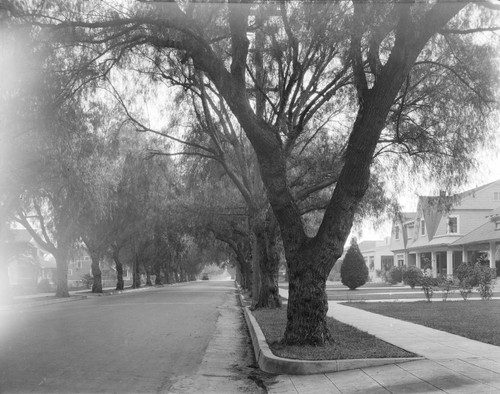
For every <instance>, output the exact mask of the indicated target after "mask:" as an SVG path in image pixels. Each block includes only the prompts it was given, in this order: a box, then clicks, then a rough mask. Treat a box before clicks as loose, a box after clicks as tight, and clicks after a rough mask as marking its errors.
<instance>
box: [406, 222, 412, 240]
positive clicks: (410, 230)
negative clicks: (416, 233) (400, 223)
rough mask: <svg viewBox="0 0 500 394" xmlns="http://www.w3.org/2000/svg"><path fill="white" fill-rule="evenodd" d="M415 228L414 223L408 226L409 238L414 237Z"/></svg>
mask: <svg viewBox="0 0 500 394" xmlns="http://www.w3.org/2000/svg"><path fill="white" fill-rule="evenodd" d="M413 228H414V226H413V224H410V225H409V226H408V230H407V233H408V238H409V239H410V238H413Z"/></svg>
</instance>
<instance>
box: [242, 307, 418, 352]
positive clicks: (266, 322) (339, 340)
mask: <svg viewBox="0 0 500 394" xmlns="http://www.w3.org/2000/svg"><path fill="white" fill-rule="evenodd" d="M252 313H253V315H254V316H255V318H256V319H257V321H258V322H259V325H260V327H261V329H262V331H263V333H264V335H265V337H266V339H267V343H268V344H269V346H270V348H271V351H272V352H273V353H274V354H275V355H276V356H279V357H286V358H293V359H301V360H342V359H357V358H388V357H414V356H415V355H414V354H413V353H410V352H407V351H405V350H403V349H400V348H398V347H396V346H394V345H391V344H389V343H387V342H384V341H382V340H380V339H378V338H376V337H374V336H373V335H370V334H368V333H366V332H364V331H360V330H358V329H356V328H354V327H352V326H349V325H347V324H343V323H340V322H339V321H337V320H334V319H332V318H330V317H329V318H328V327H329V328H330V332H331V333H332V336H333V339H334V341H335V342H334V343H333V344H330V345H326V346H322V347H315V346H283V345H281V344H280V343H279V341H280V340H281V339H282V338H283V333H284V332H285V325H286V307H283V308H281V309H258V310H255V311H253V312H252Z"/></svg>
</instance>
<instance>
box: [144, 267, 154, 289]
mask: <svg viewBox="0 0 500 394" xmlns="http://www.w3.org/2000/svg"><path fill="white" fill-rule="evenodd" d="M146 286H153V282H151V273H150V272H149V269H147V270H146Z"/></svg>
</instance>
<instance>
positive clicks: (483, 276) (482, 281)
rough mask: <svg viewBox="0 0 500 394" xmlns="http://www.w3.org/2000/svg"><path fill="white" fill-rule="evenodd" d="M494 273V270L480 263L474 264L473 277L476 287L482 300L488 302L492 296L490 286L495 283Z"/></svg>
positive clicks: (495, 273) (495, 275) (495, 274)
mask: <svg viewBox="0 0 500 394" xmlns="http://www.w3.org/2000/svg"><path fill="white" fill-rule="evenodd" d="M496 271H497V270H496V268H490V267H489V266H485V265H484V264H481V263H476V264H474V277H475V280H476V282H477V285H476V286H477V287H478V291H479V295H480V296H481V298H482V299H483V300H489V299H490V298H491V296H492V295H493V290H492V289H491V286H492V284H494V283H495V278H496V277H497V272H496Z"/></svg>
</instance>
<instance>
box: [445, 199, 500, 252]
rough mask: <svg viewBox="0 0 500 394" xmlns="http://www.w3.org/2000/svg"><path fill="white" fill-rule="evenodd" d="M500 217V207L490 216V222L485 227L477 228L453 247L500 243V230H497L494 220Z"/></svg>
mask: <svg viewBox="0 0 500 394" xmlns="http://www.w3.org/2000/svg"><path fill="white" fill-rule="evenodd" d="M499 215H500V207H499V208H497V209H495V210H493V211H492V212H491V213H489V214H488V217H489V218H490V219H488V221H487V222H486V223H484V224H483V225H481V226H479V227H477V228H475V229H474V230H472V231H471V232H470V233H468V234H466V235H464V236H463V237H462V238H460V239H458V240H456V241H455V242H454V243H453V245H467V244H475V243H482V242H489V241H500V230H495V227H496V224H495V222H496V220H492V218H494V217H496V216H499Z"/></svg>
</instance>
